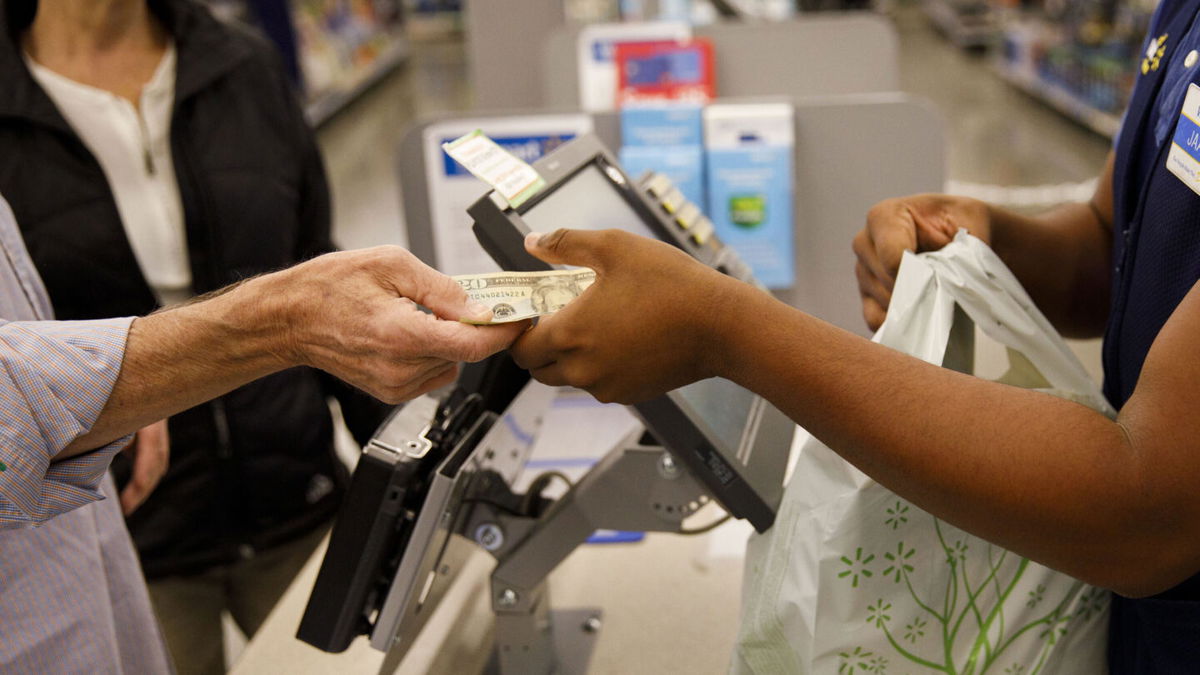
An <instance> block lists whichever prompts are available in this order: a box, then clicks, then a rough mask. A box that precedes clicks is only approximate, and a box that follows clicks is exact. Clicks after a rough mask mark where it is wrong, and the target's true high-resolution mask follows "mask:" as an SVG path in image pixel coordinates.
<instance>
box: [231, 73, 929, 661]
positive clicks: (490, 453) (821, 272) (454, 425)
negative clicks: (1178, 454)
mask: <svg viewBox="0 0 1200 675" xmlns="http://www.w3.org/2000/svg"><path fill="white" fill-rule="evenodd" d="M791 103H792V105H793V106H794V109H795V125H796V126H795V130H796V135H795V138H796V143H795V162H794V167H795V170H794V177H793V180H794V191H793V195H794V215H795V218H794V222H795V223H796V241H797V244H798V245H797V246H796V251H795V255H796V261H795V262H796V266H795V268H796V270H797V280H796V285H795V287H793V288H789V289H782V290H779V291H776V293H777V295H778V296H779V297H780V298H781V299H783V300H785V301H786V302H789V303H790V304H793V305H794V306H797V307H800V308H802V309H805V310H806V311H809V312H811V313H813V314H815V315H817V316H820V317H821V318H824V319H826V320H830V321H832V322H833V323H835V324H838V325H841V326H843V327H846V328H850V329H853V330H856V331H857V332H860V333H861V332H862V331H863V329H862V327H861V325H860V319H859V317H858V312H857V307H858V304H857V295H856V294H855V292H854V288H855V285H854V279H853V272H852V265H850V264H849V259H850V253H849V248H848V242H849V240H850V237H851V236H852V234H853V232H855V231H857V229H858V227H859V226H860V224H861V222H862V218H863V214H865V213H866V211H867V209H868V208H869V207H870V206H871V205H872V204H874V203H875V202H877V201H878V200H880V199H883V198H886V197H889V196H894V195H897V194H907V193H913V192H920V191H929V190H936V189H940V187H941V185H942V180H943V174H944V148H943V140H942V135H941V121H940V119H939V118H938V117H937V115H936V114H935V113H933V112H932V111H931V110H930V109H929V108H928V106H927V105H926V104H924V103H923V102H921V101H916V100H912V99H911V98H909V97H906V96H904V95H902V94H854V95H843V96H822V97H814V98H805V99H794V100H792V101H791ZM521 116H522V115H521V114H520V113H510V112H505V113H497V114H493V115H486V114H480V113H475V114H472V115H470V116H469V121H470V122H471V123H472V124H474V123H476V122H481V123H480V127H481V128H483V129H484V131H485V132H486V131H487V128H488V127H487V124H488V120H504V119H511V118H519V117H521ZM454 117H455V116H443V117H441V118H440V119H439V120H437V121H436V122H433V121H431V122H428V123H426V124H423V125H419V126H418V127H416V128H415V129H413V130H412V131H411V132H410V133H409V134H408V136H407V137H406V140H405V141H404V142H403V144H402V146H401V164H400V174H401V177H402V185H403V187H404V191H405V212H406V218H407V221H408V223H409V224H410V225H409V232H410V244H411V248H412V250H413V251H414V252H415V253H417V254H418V256H420V257H422V258H423V259H425V260H427V261H428V262H431V263H434V264H436V251H435V250H434V247H433V235H432V233H431V232H428V231H426V232H424V233H422V232H421V231H420V230H421V228H422V227H428V225H426V224H427V223H428V222H429V220H430V219H429V217H428V216H429V210H430V196H429V191H430V190H431V188H432V186H430V185H428V183H427V182H426V177H427V175H428V172H427V171H426V169H427V167H426V162H427V161H430V154H429V153H428V152H427V148H426V147H425V146H426V145H427V143H428V138H429V134H427V133H425V132H426V131H427V129H428V128H429V127H431V126H432V125H434V124H444V123H446V122H447V120H453V119H454ZM464 117H466V116H464ZM591 118H592V119H591V121H592V125H593V129H594V131H595V133H594V134H591V135H582V136H579V137H577V138H575V139H574V140H572V141H570V142H568V143H566V144H565V145H562V146H561V147H559V148H558V149H557V150H556V151H554V152H552V153H550V154H549V155H546V156H545V157H543V158H542V159H540V160H538V161H537V162H536V163H535V164H534V166H535V168H536V169H537V170H538V171H539V173H541V174H542V176H543V177H544V178H546V180H547V186H546V187H545V188H543V189H542V190H541V191H540V192H539V193H538V195H537V196H536V197H534V198H533V199H531V200H530V201H528V202H527V203H525V204H523V205H522V206H521V208H519V209H514V208H511V207H510V206H509V205H508V204H507V203H506V202H505V201H504V200H503V199H502V198H498V197H497V196H496V195H494V194H493V193H490V192H489V193H488V194H484V195H482V196H481V197H480V198H479V199H478V200H477V201H475V202H474V203H473V204H472V205H471V206H470V208H469V213H470V217H471V220H472V221H473V223H474V225H473V230H474V235H475V237H476V238H477V239H478V240H479V242H480V243H481V244H482V246H483V249H484V250H485V251H486V252H487V253H488V255H490V256H491V258H492V259H494V260H495V261H496V262H497V263H499V264H500V266H501V267H502V268H504V269H513V270H531V271H532V270H538V269H546V268H547V266H546V264H545V263H542V262H540V261H537V260H536V259H533V258H531V257H530V256H528V254H526V253H525V252H524V248H523V243H522V242H523V238H524V234H525V233H526V232H528V231H530V230H539V231H541V230H550V229H554V228H556V227H560V226H568V227H576V228H588V227H593V228H601V227H608V226H610V225H611V223H610V222H608V219H607V218H606V217H605V216H604V215H603V214H609V215H611V214H612V213H620V214H621V220H622V221H623V222H625V223H634V224H635V225H634V229H635V230H636V231H639V232H640V233H641V234H646V235H649V236H654V237H657V238H659V239H662V240H664V241H667V242H668V243H671V244H673V245H675V246H677V247H679V248H681V249H682V250H684V251H686V252H688V253H689V254H691V255H693V256H695V257H696V258H697V259H699V260H701V261H702V262H704V263H705V264H708V265H710V266H712V267H714V268H716V269H719V270H720V271H722V272H724V273H726V274H730V275H732V276H734V277H737V278H740V279H742V280H743V281H745V282H747V283H755V282H754V280H753V278H752V277H751V276H750V272H749V269H748V268H747V267H746V266H745V265H744V264H742V262H741V261H740V259H739V258H738V256H737V255H736V254H734V253H733V251H732V250H730V249H728V248H727V247H725V246H724V245H723V244H722V243H721V241H720V240H719V238H717V237H716V236H714V234H713V232H712V229H711V226H710V225H709V224H707V221H706V219H704V218H703V216H700V217H699V218H693V217H692V215H689V217H688V218H687V219H682V220H681V219H680V218H679V215H680V214H681V213H688V214H694V212H695V210H694V209H684V208H682V206H683V204H680V203H679V201H678V200H679V197H678V193H677V191H674V190H673V189H672V186H671V185H670V184H669V181H667V182H664V180H663V179H662V177H661V176H656V175H646V176H642V177H640V178H636V179H635V178H633V177H630V176H627V175H626V174H625V173H624V172H623V171H622V169H621V167H620V166H619V164H618V163H617V161H616V160H615V158H614V156H613V154H612V153H611V152H610V151H609V150H608V148H609V147H613V146H615V144H616V141H617V139H616V138H615V136H616V134H617V128H618V124H617V120H616V118H615V116H614V115H613V114H612V113H597V114H594V115H592V116H591ZM579 203H588V204H590V205H591V208H589V209H578V208H572V207H573V206H574V205H577V204H579ZM588 214H593V215H595V216H596V218H599V220H595V221H594V222H589V221H588V219H587V218H588ZM553 398H554V397H553V392H548V391H547V389H546V388H545V387H542V386H541V385H538V384H536V383H530V382H529V381H528V378H527V375H525V374H524V373H523V371H519V370H518V369H515V368H514V367H513V366H512V365H511V363H505V362H504V359H502V358H494V359H491V360H489V361H486V362H484V363H483V364H480V365H479V366H477V367H472V368H469V369H467V370H466V371H464V376H463V377H462V378H461V379H460V381H459V383H458V384H457V385H456V386H455V388H454V389H453V390H451V391H449V392H442V393H441V394H440V395H438V396H428V397H423V398H421V399H418V400H416V401H413V402H410V403H409V404H406V405H405V406H403V407H401V408H399V409H398V410H397V412H396V413H395V414H394V415H393V417H392V418H391V419H390V420H389V421H388V422H387V423H385V425H384V426H383V427H382V428H381V430H380V431H379V432H378V434H377V435H376V437H375V439H374V440H373V441H372V442H371V443H370V444H369V446H368V447H367V448H366V449H364V452H363V455H362V459H361V460H360V463H359V465H358V467H357V469H356V471H355V476H354V479H353V484H352V487H351V492H350V494H349V496H348V499H347V502H346V504H345V506H344V507H343V511H342V513H341V514H340V515H339V518H338V521H337V523H336V525H335V527H334V530H333V532H332V534H331V537H330V541H329V543H328V546H327V547H322V548H321V549H320V550H318V551H317V552H316V553H315V554H314V556H313V559H312V560H310V561H309V564H308V565H307V566H306V567H305V569H304V570H303V571H302V572H301V574H300V575H299V577H298V578H297V579H296V581H295V582H294V583H293V585H292V587H291V588H290V589H289V591H288V592H287V594H286V595H285V596H284V598H283V599H282V600H281V602H280V604H279V605H278V606H277V607H276V609H275V611H274V612H273V613H272V615H271V617H270V618H269V619H268V620H267V622H266V624H265V625H264V626H263V628H262V629H261V630H260V633H259V634H258V635H257V636H256V637H255V639H254V640H253V641H252V642H251V643H250V644H249V645H248V647H247V649H246V650H245V652H244V653H243V655H242V657H241V658H240V660H239V661H238V662H237V663H236V664H235V667H234V669H233V671H232V672H234V673H261V672H289V673H330V672H338V673H359V672H361V673H393V672H401V673H425V672H445V673H471V672H484V671H487V672H497V673H549V672H560V673H584V672H587V673H639V672H646V673H650V672H654V673H660V672H696V673H705V672H711V673H719V672H724V671H725V670H726V669H727V666H728V660H729V655H730V652H731V649H732V647H733V643H734V638H735V636H736V632H737V625H738V597H739V588H740V585H741V576H742V549H743V547H744V544H745V540H746V537H747V536H749V534H750V532H751V531H753V530H754V529H758V530H759V531H762V530H765V529H766V528H768V527H770V525H771V523H772V520H773V518H774V512H775V508H776V507H777V505H778V503H779V498H780V495H781V492H782V486H783V478H784V476H785V474H786V466H787V463H788V455H789V453H788V450H789V449H790V447H791V442H790V439H791V437H792V431H793V429H794V426H793V425H791V423H790V421H788V420H787V419H786V418H785V417H783V415H782V414H781V413H779V412H778V411H777V410H775V409H774V408H772V407H771V406H770V405H769V404H766V403H765V402H764V401H762V400H761V399H759V398H758V397H756V396H754V395H753V394H751V393H750V392H747V391H745V390H742V389H740V388H739V387H737V386H736V385H733V384H732V383H729V382H725V381H721V380H709V381H706V382H703V383H698V384H696V385H692V386H691V387H686V388H684V389H681V390H678V391H675V392H671V393H669V394H667V395H665V396H663V397H661V398H660V399H656V400H654V401H651V402H648V403H646V404H643V405H639V406H635V407H633V409H632V410H631V412H632V413H633V415H632V417H630V418H629V419H631V420H634V422H633V423H634V424H635V426H634V427H633V428H631V429H630V430H628V433H626V434H625V435H624V436H623V437H621V438H619V439H617V442H615V443H613V444H612V447H611V449H609V450H608V452H607V453H606V454H604V456H603V457H602V458H600V459H599V461H597V462H596V463H595V464H594V465H592V466H591V467H590V469H589V470H588V471H587V473H586V474H585V475H584V476H583V477H582V478H581V479H579V480H577V481H575V482H574V484H573V485H572V486H571V488H570V489H569V490H568V491H566V492H565V493H561V494H555V493H553V492H552V491H550V490H547V489H546V488H547V487H548V486H550V484H551V483H552V482H553V481H554V479H552V478H549V477H544V476H540V477H534V478H533V479H532V480H530V477H529V475H525V476H524V478H522V473H523V470H524V473H525V474H529V473H536V472H535V471H533V470H532V467H533V465H535V464H536V462H537V460H538V453H537V452H535V446H536V445H537V444H538V441H539V437H543V438H542V440H545V438H544V434H543V433H542V432H545V431H547V430H546V429H544V428H543V422H544V421H545V419H546V417H547V414H548V411H549V409H550V407H552V405H553ZM560 450H561V449H560V448H550V452H551V453H553V454H561V452H560ZM527 465H528V467H529V468H526V467H527ZM722 512H724V513H727V514H729V515H730V516H731V517H732V518H733V520H731V521H730V522H728V523H726V524H723V525H721V526H719V527H716V528H715V529H712V530H711V531H706V532H703V533H699V534H695V535H694V536H679V533H680V532H681V531H686V530H688V529H690V528H696V527H697V526H700V525H704V524H711V523H712V522H714V520H715V519H717V518H720V517H721V516H722ZM597 529H604V530H607V529H615V530H629V531H637V532H644V533H646V534H645V535H644V538H641V540H640V541H636V542H633V543H615V544H614V543H609V544H585V542H586V541H587V540H588V538H589V536H590V535H591V534H592V532H593V531H594V530H597ZM672 533H674V534H672ZM297 630H298V631H299V632H297ZM297 636H299V638H300V639H297ZM312 645H315V646H312Z"/></svg>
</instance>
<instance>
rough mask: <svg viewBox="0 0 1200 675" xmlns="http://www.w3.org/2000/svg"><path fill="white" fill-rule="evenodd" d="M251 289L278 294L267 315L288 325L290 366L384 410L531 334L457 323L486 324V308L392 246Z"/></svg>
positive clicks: (331, 259) (326, 258) (324, 260)
mask: <svg viewBox="0 0 1200 675" xmlns="http://www.w3.org/2000/svg"><path fill="white" fill-rule="evenodd" d="M256 281H258V282H262V283H268V284H271V285H272V287H271V288H268V289H265V294H267V295H272V294H273V293H272V291H274V292H276V293H279V294H280V295H281V297H280V298H279V300H280V302H278V303H276V304H275V305H274V307H275V308H276V311H278V312H279V313H280V314H281V315H282V316H281V319H282V323H283V324H284V325H285V326H286V327H287V330H286V333H287V339H286V340H285V342H284V345H282V349H284V350H285V352H286V353H285V356H286V357H287V361H288V362H290V363H297V362H298V363H301V364H304V365H309V366H313V367H316V368H320V369H321V370H324V371H327V372H329V373H330V374H332V375H334V376H336V377H338V378H340V379H342V380H345V381H347V382H349V383H351V384H353V385H355V386H357V387H358V388H360V389H362V390H364V391H366V392H367V393H369V394H371V395H372V396H374V397H376V398H378V399H380V400H382V401H387V402H389V403H399V402H401V401H407V400H409V399H412V398H414V397H416V396H419V395H421V394H423V393H425V392H428V391H431V390H433V389H436V388H438V387H440V386H443V385H446V384H449V383H450V382H453V381H454V378H455V377H456V376H457V374H458V364H459V363H460V362H463V361H479V360H481V359H484V358H486V357H488V356H490V355H492V354H494V353H496V352H498V351H500V350H502V349H505V348H506V347H508V346H509V345H510V344H512V342H513V340H515V339H516V338H517V336H518V335H520V333H521V332H522V331H524V330H525V329H526V328H527V327H528V326H529V324H528V322H521V323H515V324H502V325H495V326H472V325H468V324H465V323H461V322H460V319H475V320H481V321H486V320H487V319H489V318H490V316H491V310H490V309H488V308H487V307H485V306H483V305H471V304H470V303H469V301H468V298H467V294H466V292H465V291H463V289H462V288H461V287H460V286H459V285H458V283H456V282H455V281H454V280H453V279H451V278H450V277H448V276H446V275H444V274H442V273H440V272H438V271H437V270H435V269H433V268H431V267H429V266H427V265H425V264H424V263H422V262H421V261H420V260H417V258H416V256H414V255H413V254H411V253H409V252H408V251H406V250H404V249H402V248H400V247H398V246H379V247H376V248H370V249H362V250H357V251H343V252H340V253H330V254H326V255H323V256H320V257H318V258H314V259H312V260H310V261H308V262H306V263H303V264H300V265H297V266H295V267H292V268H290V269H288V270H285V271H283V272H279V273H277V274H271V275H267V276H265V277H260V278H259V279H258V280H256ZM420 307H425V308H427V309H429V310H430V311H429V312H423V311H421V309H420Z"/></svg>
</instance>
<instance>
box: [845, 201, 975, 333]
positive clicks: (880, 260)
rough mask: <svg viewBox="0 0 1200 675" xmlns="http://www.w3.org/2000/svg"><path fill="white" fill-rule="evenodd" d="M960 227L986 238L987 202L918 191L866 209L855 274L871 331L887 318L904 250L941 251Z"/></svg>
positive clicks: (856, 247) (856, 240)
mask: <svg viewBox="0 0 1200 675" xmlns="http://www.w3.org/2000/svg"><path fill="white" fill-rule="evenodd" d="M960 228H965V229H966V230H967V231H968V232H970V233H971V234H973V235H975V236H976V237H979V238H980V239H982V240H983V241H984V242H990V240H991V232H990V227H989V222H988V209H987V205H985V204H984V203H983V202H980V201H976V200H974V199H968V198H965V197H953V196H950V195H939V194H923V195H913V196H911V197H901V198H899V199H888V200H886V201H882V202H880V203H878V204H876V205H875V206H874V207H873V208H872V209H871V210H870V212H868V213H867V224H866V226H865V227H864V228H863V229H862V231H861V232H859V233H858V235H857V236H855V237H854V255H855V256H857V258H858V262H857V263H856V264H855V266H854V273H855V275H856V276H857V277H858V291H859V294H860V295H861V296H862V303H863V318H864V319H866V322H867V326H868V327H870V329H871V330H878V329H879V326H880V325H882V324H883V320H884V318H886V317H887V309H888V305H889V304H890V303H891V300H892V288H893V286H895V283H896V273H897V272H898V271H899V270H900V260H901V258H902V256H903V254H904V251H914V252H917V253H920V252H922V251H935V250H937V249H940V248H941V247H943V246H945V245H946V244H949V243H950V242H951V241H952V240H953V239H954V235H955V234H956V233H957V232H958V230H959V229H960Z"/></svg>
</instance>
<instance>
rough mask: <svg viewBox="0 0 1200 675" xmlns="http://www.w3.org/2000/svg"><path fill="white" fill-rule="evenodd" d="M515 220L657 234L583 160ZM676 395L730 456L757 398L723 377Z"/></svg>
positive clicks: (543, 228)
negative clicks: (578, 168) (551, 190)
mask: <svg viewBox="0 0 1200 675" xmlns="http://www.w3.org/2000/svg"><path fill="white" fill-rule="evenodd" d="M521 218H522V219H523V220H524V221H525V224H526V225H528V226H529V228H530V229H531V230H533V231H535V232H551V231H553V230H556V229H558V228H560V227H569V228H572V229H578V230H603V229H608V228H617V229H622V230H626V231H629V232H633V233H635V234H640V235H643V236H646V237H652V238H657V237H656V235H655V234H654V233H653V232H652V231H651V230H650V228H648V227H647V226H646V225H645V224H644V223H643V222H642V218H641V217H640V216H639V215H638V214H637V212H636V211H634V210H633V208H632V207H631V206H630V205H629V203H628V202H626V201H625V198H624V197H623V196H621V194H620V193H619V192H618V191H617V187H615V186H614V185H613V184H612V183H611V182H610V181H609V179H608V177H606V176H605V175H604V174H603V173H602V172H601V169H600V167H598V166H597V165H595V164H589V165H588V166H586V167H584V168H583V169H582V170H580V171H579V172H578V173H576V174H575V175H574V176H571V178H570V179H568V180H567V181H566V182H565V183H563V184H562V185H561V186H560V187H559V188H558V189H556V190H555V191H554V192H552V193H550V194H549V195H548V196H546V197H544V198H542V199H541V200H540V201H538V202H537V203H535V204H534V205H532V206H531V207H530V208H529V210H528V211H527V212H525V213H523V214H521ZM679 393H680V394H681V395H682V397H683V400H684V401H686V402H687V404H688V406H689V407H691V408H692V411H691V413H692V415H693V416H694V417H695V418H696V419H699V420H703V423H704V424H705V426H707V427H708V428H709V429H710V430H711V432H712V433H714V434H716V435H717V439H718V440H720V442H721V444H722V445H723V446H724V447H722V448H720V450H721V452H722V453H723V454H725V455H726V456H727V458H729V459H733V457H734V455H735V453H737V451H738V449H739V446H740V445H741V442H742V434H743V433H744V432H745V429H746V423H747V420H748V418H749V417H750V413H751V411H752V409H753V407H754V401H755V399H756V398H757V397H756V396H755V395H754V394H753V393H751V392H750V391H748V390H746V389H743V388H741V387H739V386H738V385H736V384H734V383H733V382H730V381H729V380H722V379H718V378H713V379H709V380H704V381H702V382H696V383H695V384H691V385H688V386H686V387H684V388H682V389H680V390H679Z"/></svg>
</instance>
